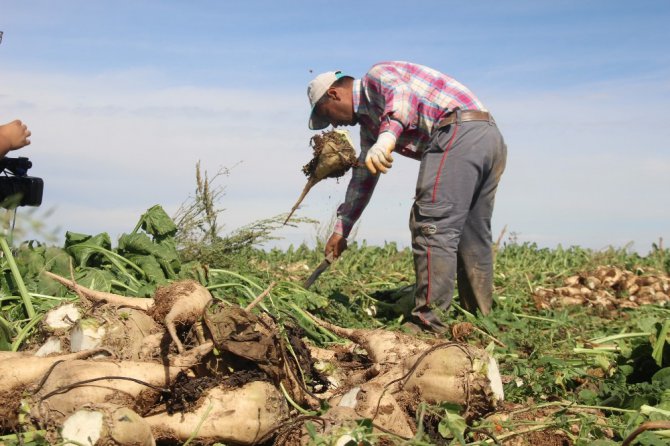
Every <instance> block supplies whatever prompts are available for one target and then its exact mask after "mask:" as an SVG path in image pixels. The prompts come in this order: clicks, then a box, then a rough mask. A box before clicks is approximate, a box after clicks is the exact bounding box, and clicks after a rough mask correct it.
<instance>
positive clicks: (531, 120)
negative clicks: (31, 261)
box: [0, 0, 670, 253]
mask: <svg viewBox="0 0 670 446" xmlns="http://www.w3.org/2000/svg"><path fill="white" fill-rule="evenodd" d="M420 4H421V7H420V8H417V7H413V6H411V5H410V3H408V2H396V1H384V2H378V1H367V2H366V1H359V2H349V1H340V2H324V1H312V2H306V1H286V2H277V1H256V2H253V1H246V2H237V1H226V2H223V1H216V2H215V1H198V2H177V1H122V0H117V1H114V2H112V1H67V0H64V1H61V2H53V1H29V0H28V1H8V0H0V31H4V40H3V42H2V44H0V121H2V122H7V121H9V120H11V119H14V118H16V117H18V118H21V119H22V120H24V121H25V122H26V123H27V124H28V125H29V127H30V128H31V130H32V131H33V134H34V136H33V144H32V145H31V146H30V147H29V148H27V149H25V150H23V151H22V152H20V153H21V154H22V155H23V156H29V157H30V158H31V159H32V160H33V162H34V165H35V167H34V168H33V170H32V174H33V175H36V176H41V177H42V178H44V180H45V196H44V204H43V208H42V209H41V210H42V211H44V210H46V209H51V210H53V212H52V213H51V214H50V215H49V216H48V217H47V218H48V220H47V222H48V225H50V226H52V227H54V228H55V227H59V228H61V229H60V230H59V233H60V234H62V233H63V232H64V230H72V231H78V232H89V233H95V232H100V231H108V232H110V234H112V236H117V235H119V234H120V233H122V232H126V231H129V230H131V229H132V227H133V226H134V223H135V221H136V220H137V218H138V216H139V215H140V214H141V213H142V212H143V211H144V210H145V209H146V208H148V207H150V206H152V205H153V204H156V203H160V204H162V205H163V206H164V207H165V208H166V209H167V210H168V212H171V213H172V212H174V211H175V210H176V209H177V207H178V206H179V204H180V203H181V202H183V201H184V200H185V199H186V198H187V197H188V196H189V195H190V194H191V193H192V189H193V184H194V180H193V178H194V175H193V171H194V166H195V163H196V162H197V161H198V160H200V161H201V162H202V163H203V165H204V166H206V168H207V169H208V170H209V171H210V172H212V173H213V172H215V171H216V170H217V169H219V168H220V167H232V166H235V167H233V168H232V170H231V172H230V175H229V176H227V177H224V178H222V179H221V184H222V185H223V186H225V187H226V195H225V196H224V197H223V200H222V203H221V205H222V207H224V208H226V211H225V212H224V213H223V214H222V220H223V221H224V223H226V227H227V229H234V228H236V227H239V226H241V225H244V224H247V223H250V222H252V221H255V220H258V219H261V218H267V217H271V216H274V215H277V214H280V213H282V212H287V211H288V210H289V209H290V208H291V206H292V205H293V202H294V200H295V199H296V198H297V196H298V194H299V193H300V190H301V189H302V186H303V184H304V177H303V176H302V174H301V172H300V167H301V166H302V165H303V164H304V163H306V162H307V161H308V160H309V158H310V154H311V153H310V152H311V149H310V148H309V145H308V140H309V138H310V136H311V135H312V134H313V133H312V132H310V131H309V130H308V129H307V127H306V121H307V116H308V113H309V108H308V105H307V100H306V95H305V89H306V84H307V82H308V81H309V80H310V79H311V78H312V77H313V76H314V75H316V74H318V73H320V72H322V71H327V70H332V69H341V70H344V71H345V72H347V73H350V74H351V75H354V76H356V77H360V76H361V75H363V74H364V73H365V71H366V70H367V69H368V68H369V67H370V66H371V65H372V64H374V63H376V62H378V61H382V60H409V61H413V62H417V63H422V64H425V65H429V66H431V67H433V68H436V69H439V70H441V71H443V72H445V73H448V74H450V75H452V76H454V77H456V78H457V79H458V80H459V81H461V82H463V83H464V84H466V85H468V86H469V87H470V88H471V89H472V90H473V91H474V92H475V93H476V94H477V95H478V96H479V97H480V99H482V101H483V102H484V103H485V104H486V105H487V107H488V108H489V109H490V110H491V111H492V112H493V113H494V115H495V116H496V119H497V121H498V123H499V126H500V127H501V130H502V131H503V135H504V136H505V139H506V141H507V144H508V147H509V159H508V168H507V171H506V173H505V175H504V176H503V180H502V183H501V185H500V190H499V193H498V197H497V203H496V210H495V213H494V225H493V226H494V233H496V234H497V233H498V232H500V230H501V229H502V228H503V227H504V226H507V229H508V231H511V232H514V233H515V235H516V237H518V239H519V240H521V241H533V242H536V243H538V244H539V245H541V246H556V245H557V244H559V243H560V244H562V245H563V246H570V245H581V246H585V247H589V248H594V249H601V248H605V247H606V246H608V245H614V246H624V245H627V244H628V243H633V244H632V247H633V248H634V249H637V250H639V251H640V252H643V253H644V252H646V251H647V250H648V249H649V248H650V246H651V243H652V242H655V241H657V240H658V239H659V237H663V238H664V239H665V240H668V238H670V223H668V222H669V221H670V206H669V204H670V203H669V201H670V200H668V198H667V195H668V192H667V191H668V190H670V175H669V172H670V150H669V149H670V147H669V146H670V142H669V141H670V130H669V129H670V126H669V125H668V122H669V119H668V118H670V112H669V111H668V106H669V105H670V37H668V32H667V27H668V24H669V23H670V3H669V2H667V1H644V0H642V1H637V2H624V1H588V2H585V1H559V2H557V1H553V2H540V1H460V2H455V1H448V0H443V1H423V2H420ZM351 131H352V133H353V135H354V139H356V133H357V129H351ZM396 158H398V157H396ZM417 171H418V163H416V162H414V161H412V160H408V159H397V161H396V163H395V164H394V167H393V169H392V170H391V172H390V173H389V174H388V175H386V176H385V177H384V178H382V181H381V182H380V184H379V187H378V190H377V192H376V194H375V196H374V197H373V201H372V203H371V204H370V206H369V208H368V210H367V211H366V213H365V214H364V216H363V218H362V220H361V222H360V225H359V228H358V230H357V231H356V238H357V239H358V240H362V239H366V240H368V242H369V243H383V242H384V241H385V240H386V241H397V242H398V243H399V244H401V245H407V244H408V242H409V233H408V230H407V220H408V212H409V207H410V205H411V201H412V194H413V190H414V182H415V179H416V173H417ZM345 186H346V180H344V181H340V182H339V183H336V182H335V181H328V182H322V183H320V184H319V185H317V187H316V188H315V189H313V190H312V192H310V194H309V195H308V197H307V198H306V200H305V202H304V203H303V206H302V208H301V209H300V211H299V215H301V216H308V217H312V218H316V219H318V220H320V221H321V222H322V223H321V224H320V225H316V226H303V227H299V228H287V229H285V230H283V231H281V232H280V233H278V234H277V235H279V236H282V237H284V240H283V241H282V242H279V243H280V245H282V246H285V245H286V244H287V243H300V242H302V241H306V242H308V243H313V242H314V239H315V238H316V237H319V236H323V234H324V233H327V232H328V228H329V225H330V221H331V219H332V216H333V214H334V210H335V208H336V207H337V205H338V204H339V202H340V201H341V200H342V197H343V195H344V190H345Z"/></svg>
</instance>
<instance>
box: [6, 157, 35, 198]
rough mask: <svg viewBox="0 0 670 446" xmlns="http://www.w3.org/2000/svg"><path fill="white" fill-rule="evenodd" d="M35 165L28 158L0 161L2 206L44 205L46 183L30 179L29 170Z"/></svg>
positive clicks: (33, 178)
mask: <svg viewBox="0 0 670 446" xmlns="http://www.w3.org/2000/svg"><path fill="white" fill-rule="evenodd" d="M31 167H33V163H32V162H30V160H29V159H28V158H25V157H19V158H7V157H5V158H2V159H0V206H2V207H4V208H15V207H17V206H39V205H40V204H42V192H43V191H44V181H42V178H37V177H29V176H28V169H30V168H31Z"/></svg>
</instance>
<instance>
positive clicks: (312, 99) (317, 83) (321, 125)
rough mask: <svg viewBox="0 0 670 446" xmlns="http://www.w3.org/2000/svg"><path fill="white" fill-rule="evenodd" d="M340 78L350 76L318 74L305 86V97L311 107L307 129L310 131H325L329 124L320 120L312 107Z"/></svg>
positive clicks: (331, 73) (329, 73) (340, 73)
mask: <svg viewBox="0 0 670 446" xmlns="http://www.w3.org/2000/svg"><path fill="white" fill-rule="evenodd" d="M342 77H350V76H346V75H344V74H343V73H342V72H341V71H328V72H326V73H321V74H319V75H318V76H317V77H315V78H314V80H312V82H310V83H309V85H307V97H308V98H309V105H310V106H311V107H312V112H311V113H310V115H309V128H310V129H311V130H321V129H325V128H326V127H328V125H329V124H330V122H328V121H326V120H324V119H321V118H320V117H318V116H317V115H316V114H315V113H314V107H316V103H317V102H319V99H321V98H322V97H323V95H324V94H326V92H327V91H328V89H329V88H330V86H331V85H333V82H335V81H336V80H338V79H340V78H342Z"/></svg>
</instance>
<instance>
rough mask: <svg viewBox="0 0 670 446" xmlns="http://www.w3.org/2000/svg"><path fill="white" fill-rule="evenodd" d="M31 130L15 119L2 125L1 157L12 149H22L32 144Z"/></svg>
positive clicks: (0, 139) (0, 131) (0, 136)
mask: <svg viewBox="0 0 670 446" xmlns="http://www.w3.org/2000/svg"><path fill="white" fill-rule="evenodd" d="M29 137H30V130H28V127H27V126H26V125H25V124H24V123H22V122H21V121H19V120H18V119H17V120H14V121H12V122H10V123H7V124H4V125H0V158H2V157H4V156H5V155H6V154H7V152H9V151H10V150H16V149H20V148H21V147H23V146H27V145H28V144H30V139H28V138H29Z"/></svg>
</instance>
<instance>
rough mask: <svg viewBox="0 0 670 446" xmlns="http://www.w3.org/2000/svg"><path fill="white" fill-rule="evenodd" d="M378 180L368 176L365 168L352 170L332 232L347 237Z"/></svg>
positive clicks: (375, 177) (375, 176) (368, 173)
mask: <svg viewBox="0 0 670 446" xmlns="http://www.w3.org/2000/svg"><path fill="white" fill-rule="evenodd" d="M378 180H379V176H378V175H372V174H370V172H369V171H368V170H367V169H366V168H365V166H359V167H356V168H354V169H353V173H352V176H351V180H350V181H349V186H348V187H347V193H346V196H345V199H344V203H342V204H341V205H340V206H339V207H338V208H337V217H338V218H337V222H336V223H335V228H334V230H333V232H335V233H337V234H340V235H342V236H344V237H349V233H350V232H351V229H352V228H353V226H354V224H356V222H357V221H358V219H359V218H360V216H361V214H362V213H363V210H365V208H366V206H367V205H368V203H369V202H370V198H371V197H372V193H373V192H374V189H375V186H376V185H377V181H378Z"/></svg>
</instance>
